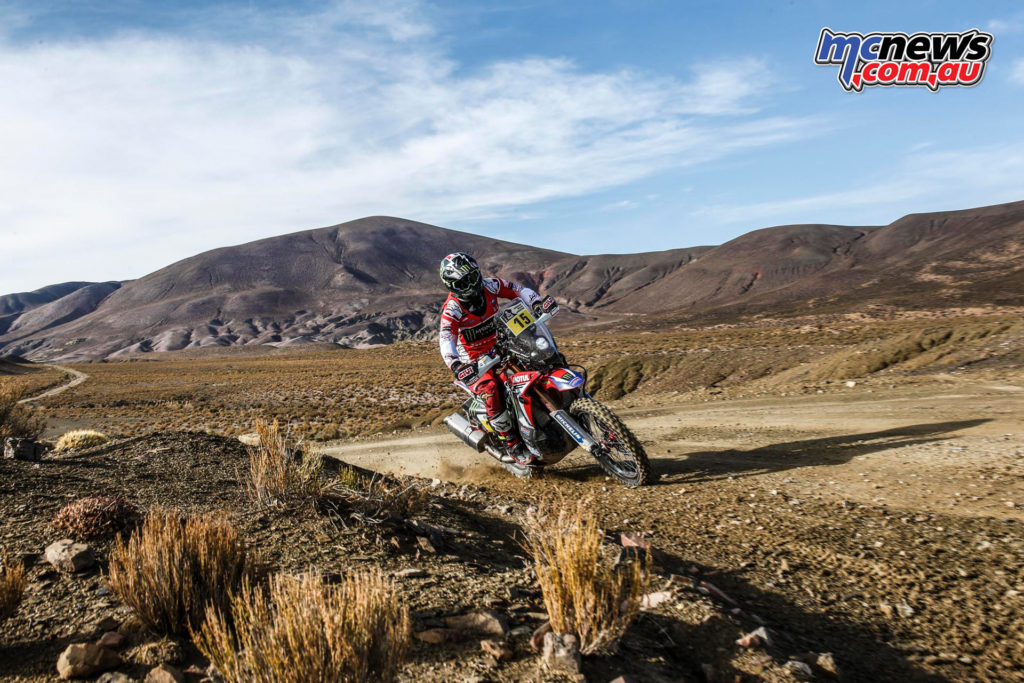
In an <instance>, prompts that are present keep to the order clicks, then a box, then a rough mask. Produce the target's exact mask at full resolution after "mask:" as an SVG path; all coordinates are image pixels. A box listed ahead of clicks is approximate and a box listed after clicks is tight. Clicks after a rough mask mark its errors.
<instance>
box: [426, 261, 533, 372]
mask: <svg viewBox="0 0 1024 683" xmlns="http://www.w3.org/2000/svg"><path fill="white" fill-rule="evenodd" d="M517 297H518V298H519V299H521V300H522V301H523V303H524V304H526V305H527V307H532V306H533V304H534V303H535V302H537V301H540V296H538V295H537V292H535V291H533V290H532V289H530V288H529V287H523V286H522V285H520V284H517V283H515V282H509V281H508V280H502V279H501V278H498V277H489V278H485V279H484V310H483V312H482V313H480V314H479V315H477V314H474V313H472V312H470V310H469V308H468V307H466V306H465V305H464V304H463V303H462V302H461V301H459V300H458V299H457V298H456V297H455V295H454V294H449V295H448V298H447V299H445V302H444V306H442V308H441V331H440V336H439V341H440V345H441V357H442V358H444V363H445V365H447V366H448V367H449V368H450V367H451V366H452V363H454V362H455V361H457V360H461V361H462V362H464V363H467V362H472V361H475V360H477V359H478V358H480V356H483V355H484V354H486V353H487V352H489V351H490V350H491V349H492V348H494V343H495V341H496V340H497V329H496V327H495V322H496V321H495V319H494V314H495V313H497V312H498V299H515V298H517Z"/></svg>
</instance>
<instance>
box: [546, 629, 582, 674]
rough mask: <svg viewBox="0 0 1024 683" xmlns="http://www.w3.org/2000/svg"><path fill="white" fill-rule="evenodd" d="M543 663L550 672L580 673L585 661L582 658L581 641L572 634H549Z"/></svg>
mask: <svg viewBox="0 0 1024 683" xmlns="http://www.w3.org/2000/svg"><path fill="white" fill-rule="evenodd" d="M541 661H542V662H543V663H544V667H545V668H546V669H547V670H548V671H552V672H555V671H558V672H563V673H569V674H578V673H580V667H581V666H582V664H583V660H582V658H581V657H580V641H579V639H578V638H577V637H576V636H574V635H572V634H570V633H566V634H564V635H563V634H558V633H547V634H545V636H544V651H543V652H542V654H541Z"/></svg>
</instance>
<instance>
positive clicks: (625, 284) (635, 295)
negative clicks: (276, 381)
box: [0, 202, 1024, 360]
mask: <svg viewBox="0 0 1024 683" xmlns="http://www.w3.org/2000/svg"><path fill="white" fill-rule="evenodd" d="M455 250H465V251H470V252H472V253H473V254H475V255H476V256H477V258H478V259H479V260H480V262H481V265H482V266H484V268H485V270H486V271H487V272H489V273H494V274H498V275H501V276H503V277H507V278H512V279H517V280H520V281H523V282H526V283H528V284H530V285H533V286H534V287H537V288H539V289H540V290H541V291H542V292H544V293H546V294H552V295H554V296H555V297H557V298H558V299H559V300H561V301H564V302H565V303H566V308H567V309H569V311H570V315H569V316H566V318H567V319H569V320H575V321H577V322H580V321H583V320H587V319H589V320H610V319H615V318H620V317H621V316H623V315H625V314H665V313H670V314H673V315H695V314H705V313H715V314H717V315H724V314H730V315H731V314H744V313H750V312H759V311H776V312H790V311H792V312H796V311H806V310H808V309H811V310H827V309H828V308H829V307H831V308H834V309H843V308H850V307H852V306H859V305H864V304H868V303H882V304H896V305H903V306H917V307H931V306H937V305H960V304H967V303H971V304H977V303H998V304H1019V303H1022V302H1024V301H1022V300H1024V270H1022V268H1024V259H1022V258H1021V257H1022V256H1024V202H1017V203H1014V204H1005V205H1000V206H992V207H983V208H979V209H969V210H965V211H953V212H944V213H934V214H914V215H910V216H906V217H904V218H902V219H900V220H898V221H896V222H894V223H892V224H890V225H887V226H884V227H860V228H858V227H847V226H834V225H794V226H781V227H775V228H766V229H763V230H757V231H754V232H751V233H748V234H746V235H743V236H741V237H738V238H736V239H734V240H732V241H730V242H727V243H725V244H723V245H721V246H718V247H695V248H691V249H674V250H670V251H663V252H653V253H643V254H624V255H600V256H576V255H573V254H566V253H561V252H555V251H550V250H545V249H538V248H535V247H530V246H525V245H521V244H514V243H511V242H505V241H501V240H493V239H490V238H487V237H482V236H479V235H472V234H468V233H461V232H455V231H452V230H446V229H444V228H438V227H435V226H431V225H426V224H423V223H417V222H415V221H409V220H404V219H400V218H389V217H382V216H378V217H372V218H364V219H360V220H356V221H351V222H348V223H343V224H341V225H337V226H333V227H329V228H320V229H316V230H307V231H303V232H297V233H292V234H289V235H282V236H279V237H272V238H268V239H263V240H259V241H256V242H250V243H248V244H243V245H239V246H234V247H225V248H222V249H215V250H213V251H209V252H205V253H202V254H199V255H197V256H193V257H191V258H188V259H185V260H183V261H179V262H178V263H175V264H172V265H170V266H167V267H166V268H163V269H161V270H158V271H156V272H154V273H151V274H149V275H147V276H145V277H142V278H139V279H138V280H133V281H129V282H124V283H117V282H109V283H67V284H66V285H55V286H53V287H49V288H46V289H45V290H39V291H38V292H33V293H29V294H20V295H9V296H7V297H0V312H4V311H5V312H6V313H0V353H5V354H8V353H14V354H18V355H21V356H24V357H27V358H31V359H35V360H40V359H63V360H74V359H82V358H94V357H108V356H121V355H125V354H132V353H141V352H149V351H166V350H177V349H182V348H188V347H202V346H227V345H241V344H272V345H275V346H289V345H293V344H302V343H311V342H332V343H340V344H344V345H348V346H361V345H369V344H381V343H388V342H391V341H394V340H396V339H403V338H409V337H429V336H431V335H432V334H433V330H434V328H435V326H436V323H437V311H438V308H439V304H440V301H441V300H442V299H443V297H444V292H443V290H442V289H441V287H440V284H439V282H438V281H437V264H438V263H439V261H440V259H441V258H442V257H443V256H444V255H445V254H447V253H449V252H451V251H455ZM658 317H660V316H658Z"/></svg>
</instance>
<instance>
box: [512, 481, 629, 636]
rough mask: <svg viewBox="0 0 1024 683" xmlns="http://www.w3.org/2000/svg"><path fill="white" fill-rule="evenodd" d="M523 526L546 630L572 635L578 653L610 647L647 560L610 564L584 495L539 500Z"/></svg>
mask: <svg viewBox="0 0 1024 683" xmlns="http://www.w3.org/2000/svg"><path fill="white" fill-rule="evenodd" d="M526 531H527V546H528V548H529V550H530V551H531V553H532V554H533V560H534V565H535V568H536V571H537V580H538V582H539V583H540V588H541V593H542V594H543V595H544V605H545V607H547V611H548V615H549V616H550V618H551V628H552V630H553V631H554V632H555V633H560V634H573V635H575V636H577V637H578V638H579V640H580V652H581V653H582V654H593V653H601V652H611V651H614V649H615V647H616V645H617V644H618V640H619V638H620V637H621V636H622V634H623V633H624V632H625V631H626V627H627V626H629V624H630V622H632V621H633V619H634V618H635V617H636V614H637V611H638V610H639V607H640V598H641V596H643V595H644V593H645V592H646V590H647V585H648V582H649V572H648V567H649V562H648V561H647V560H638V561H635V562H630V563H624V564H622V565H619V566H618V567H616V566H614V563H613V561H612V558H610V557H608V556H607V555H605V554H604V553H603V552H602V541H603V540H604V532H603V531H602V530H601V529H600V528H599V526H598V521H597V516H596V514H595V511H594V507H593V502H592V500H591V499H589V498H587V499H583V500H579V501H574V502H566V501H565V500H564V499H562V500H558V501H556V502H551V503H546V504H544V505H541V506H540V508H539V509H538V511H537V512H536V514H534V515H530V516H528V518H527V520H526Z"/></svg>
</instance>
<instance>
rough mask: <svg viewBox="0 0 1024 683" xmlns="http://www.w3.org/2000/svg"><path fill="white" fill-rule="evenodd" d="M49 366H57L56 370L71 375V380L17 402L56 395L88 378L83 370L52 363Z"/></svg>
mask: <svg viewBox="0 0 1024 683" xmlns="http://www.w3.org/2000/svg"><path fill="white" fill-rule="evenodd" d="M51 367H54V368H57V369H58V370H62V371H64V372H66V373H68V374H69V375H71V381H69V382H68V383H67V384H62V385H60V386H59V387H54V388H53V389H48V390H47V391H44V392H43V393H41V394H39V395H37V396H30V397H28V398H23V399H21V400H20V401H18V403H31V402H32V401H38V400H39V399H42V398H47V397H48V396H56V395H57V394H60V393H62V392H65V391H67V390H68V389H70V388H71V387H77V386H78V385H79V384H81V383H82V382H84V381H85V380H87V379H89V375H87V374H85V373H84V372H80V371H78V370H75V369H74V368H69V367H67V366H66V365H52V366H51Z"/></svg>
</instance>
